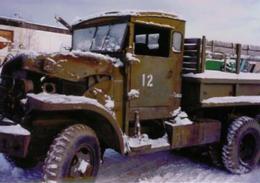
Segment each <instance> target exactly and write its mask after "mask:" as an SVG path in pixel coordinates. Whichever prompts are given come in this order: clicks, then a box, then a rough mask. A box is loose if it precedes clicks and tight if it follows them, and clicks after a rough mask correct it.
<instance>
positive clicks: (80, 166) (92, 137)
mask: <svg viewBox="0 0 260 183" xmlns="http://www.w3.org/2000/svg"><path fill="white" fill-rule="evenodd" d="M99 164H100V146H99V142H98V139H97V136H96V134H95V132H94V131H93V130H92V129H90V128H89V127H87V126H85V125H81V124H77V125H73V126H71V127H69V128H67V129H65V130H64V131H63V132H62V133H61V134H60V135H59V136H58V137H57V138H56V139H55V140H54V142H53V144H52V145H51V147H50V150H49V152H48V153H47V157H46V159H45V164H44V168H43V169H44V180H45V181H46V182H48V181H63V180H66V179H76V180H77V179H89V180H91V179H92V180H94V178H95V176H96V175H97V172H98V168H99Z"/></svg>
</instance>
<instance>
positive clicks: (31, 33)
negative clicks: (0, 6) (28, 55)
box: [0, 25, 71, 59]
mask: <svg viewBox="0 0 260 183" xmlns="http://www.w3.org/2000/svg"><path fill="white" fill-rule="evenodd" d="M0 29H2V30H10V31H13V32H14V38H13V43H12V44H10V45H9V47H8V49H6V48H5V49H2V50H1V49H0V59H1V57H4V56H6V55H7V54H8V53H12V54H15V53H17V52H19V51H22V50H32V51H37V52H57V51H62V50H64V49H65V48H68V47H70V46H71V35H68V34H61V33H55V32H47V31H42V30H34V29H27V28H20V27H13V26H6V25H0Z"/></svg>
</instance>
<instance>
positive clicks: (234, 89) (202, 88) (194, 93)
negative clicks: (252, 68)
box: [182, 71, 260, 110]
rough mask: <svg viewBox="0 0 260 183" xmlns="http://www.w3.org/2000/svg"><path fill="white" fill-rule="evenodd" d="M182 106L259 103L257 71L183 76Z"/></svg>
mask: <svg viewBox="0 0 260 183" xmlns="http://www.w3.org/2000/svg"><path fill="white" fill-rule="evenodd" d="M182 87H183V90H182V91H183V101H182V105H183V107H184V108H185V109H188V110H193V109H197V108H204V107H224V106H247V105H260V74H258V73H241V74H234V73H225V72H221V71H206V72H204V73H199V74H192V73H190V74H185V75H183V86H182Z"/></svg>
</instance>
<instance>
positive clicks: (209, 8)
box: [0, 0, 260, 45]
mask: <svg viewBox="0 0 260 183" xmlns="http://www.w3.org/2000/svg"><path fill="white" fill-rule="evenodd" d="M123 10H152V11H164V12H168V13H172V14H177V15H179V16H180V17H182V18H184V19H185V20H186V37H201V36H203V35H205V36H206V37H207V38H208V39H210V40H221V41H231V42H236V43H243V44H255V45H260V1H259V0H0V16H8V17H19V18H23V19H25V20H27V21H32V22H34V23H40V24H48V25H54V26H57V25H58V24H57V22H56V21H55V20H54V16H55V15H58V16H61V17H63V18H64V19H65V20H67V21H68V22H70V23H72V22H74V21H75V20H76V19H78V18H84V17H88V16H90V15H91V14H98V13H101V12H106V11H123Z"/></svg>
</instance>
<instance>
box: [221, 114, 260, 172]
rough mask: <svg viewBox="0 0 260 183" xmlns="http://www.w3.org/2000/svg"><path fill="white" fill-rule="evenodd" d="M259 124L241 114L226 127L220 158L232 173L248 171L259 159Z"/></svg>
mask: <svg viewBox="0 0 260 183" xmlns="http://www.w3.org/2000/svg"><path fill="white" fill-rule="evenodd" d="M259 148H260V125H259V124H258V123H257V122H256V121H255V120H254V119H252V118H249V117H246V116H243V117H240V118H238V119H236V120H235V121H233V122H232V124H231V125H230V127H229V129H228V134H227V139H226V144H225V145H224V146H223V151H222V159H223V163H224V165H225V167H226V168H227V169H228V170H229V171H230V172H232V173H235V174H244V173H248V172H250V171H251V170H252V169H253V168H254V167H255V166H256V164H257V163H258V161H259V152H260V151H259V150H260V149H259Z"/></svg>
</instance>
